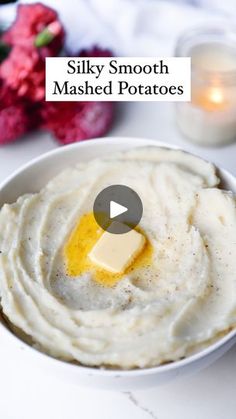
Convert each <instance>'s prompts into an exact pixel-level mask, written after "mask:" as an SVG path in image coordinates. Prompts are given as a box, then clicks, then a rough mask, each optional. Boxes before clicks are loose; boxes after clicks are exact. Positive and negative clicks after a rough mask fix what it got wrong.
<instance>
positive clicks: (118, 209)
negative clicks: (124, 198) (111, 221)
mask: <svg viewBox="0 0 236 419" xmlns="http://www.w3.org/2000/svg"><path fill="white" fill-rule="evenodd" d="M126 211H128V208H126V207H124V206H123V205H120V204H117V202H115V201H111V202H110V218H115V217H118V215H121V214H123V213H124V212H126Z"/></svg>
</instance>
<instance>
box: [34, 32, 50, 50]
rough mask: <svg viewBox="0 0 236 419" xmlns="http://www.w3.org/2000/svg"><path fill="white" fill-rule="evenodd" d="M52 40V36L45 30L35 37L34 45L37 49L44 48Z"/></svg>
mask: <svg viewBox="0 0 236 419" xmlns="http://www.w3.org/2000/svg"><path fill="white" fill-rule="evenodd" d="M53 39H54V35H53V34H52V33H51V32H50V31H49V30H48V29H47V28H46V29H44V30H43V31H42V32H40V33H39V34H38V35H37V36H36V38H35V41H34V45H35V46H36V47H37V48H41V47H45V46H46V45H49V44H50V43H51V42H52V40H53Z"/></svg>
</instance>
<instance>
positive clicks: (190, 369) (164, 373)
mask: <svg viewBox="0 0 236 419" xmlns="http://www.w3.org/2000/svg"><path fill="white" fill-rule="evenodd" d="M145 145H154V146H164V147H166V146H167V147H170V148H174V147H173V146H170V145H168V144H164V143H159V142H157V141H154V140H142V139H136V138H107V139H101V138H100V139H98V140H90V141H87V142H82V143H76V144H73V145H70V146H66V147H62V148H58V149H56V150H53V151H51V152H49V153H47V154H44V155H43V156H40V157H39V158H37V159H35V160H33V161H32V162H30V163H28V164H26V165H25V166H23V167H22V168H21V169H19V170H18V171H16V172H15V173H14V174H13V175H11V176H10V177H9V178H8V179H7V180H5V182H3V183H2V184H1V185H0V207H1V206H2V204H4V203H6V202H7V203H11V202H14V201H15V200H16V199H17V198H18V197H19V196H20V195H22V194H25V193H27V192H38V191H39V190H40V189H41V188H42V187H43V186H44V185H45V184H46V183H47V182H48V181H49V180H50V179H51V178H52V177H53V176H54V175H56V174H57V173H59V172H60V171H61V170H63V169H64V168H65V167H68V166H71V165H74V164H76V163H78V162H79V161H86V160H90V159H92V158H95V157H102V156H104V154H105V153H114V152H115V151H118V150H119V151H120V150H127V149H130V148H133V147H140V146H145ZM219 174H220V176H221V178H222V183H223V185H224V187H225V188H227V189H230V190H233V191H235V192H236V179H235V178H234V177H233V176H232V175H231V174H230V173H228V172H227V171H225V170H222V169H219ZM0 336H1V338H0V339H1V345H4V344H6V345H8V347H9V345H11V348H12V349H13V351H15V352H14V353H15V355H16V356H19V357H22V362H27V363H28V364H29V363H31V367H32V368H34V367H36V366H37V368H45V369H46V370H47V372H49V373H53V374H57V376H60V377H61V378H62V379H63V380H66V379H68V380H69V381H71V382H74V383H77V384H78V385H89V386H93V387H96V386H97V387H98V388H106V389H111V390H114V389H118V390H123V391H124V390H132V389H137V388H147V387H151V386H156V385H159V384H162V383H164V382H167V381H170V380H171V379H173V378H175V377H177V376H184V375H186V374H192V373H194V372H196V371H199V370H200V369H202V368H204V367H206V366H208V365H210V364H211V363H212V362H213V361H215V360H216V359H218V358H219V357H220V356H221V355H223V354H224V353H225V352H226V351H227V350H228V349H229V348H230V347H231V346H232V345H233V344H234V343H235V342H236V331H235V330H234V331H232V332H230V333H228V334H227V335H226V336H224V337H223V338H222V339H220V340H218V341H217V342H216V343H214V344H213V345H211V346H209V347H207V348H206V349H204V350H203V351H200V352H198V353H197V354H195V355H193V356H190V357H188V358H186V359H184V360H181V361H177V362H173V363H169V364H166V365H162V366H158V367H155V368H145V369H142V370H138V369H136V370H131V371H120V370H105V369H98V368H89V367H83V366H78V365H74V364H70V363H66V362H63V361H60V360H57V359H54V358H51V357H49V356H47V355H45V354H43V353H41V352H39V351H37V350H36V349H34V348H32V347H31V346H29V345H27V344H26V343H24V342H22V341H21V340H20V339H19V338H17V337H16V336H15V335H14V334H13V333H12V332H11V331H10V330H9V329H8V328H7V326H6V324H4V322H2V323H0ZM22 349H24V351H22Z"/></svg>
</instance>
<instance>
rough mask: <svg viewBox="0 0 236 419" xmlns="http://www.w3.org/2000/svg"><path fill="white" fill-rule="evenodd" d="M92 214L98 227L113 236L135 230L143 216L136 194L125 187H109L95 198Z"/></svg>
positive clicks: (140, 203)
mask: <svg viewBox="0 0 236 419" xmlns="http://www.w3.org/2000/svg"><path fill="white" fill-rule="evenodd" d="M93 213H94V217H95V220H96V222H97V223H98V225H99V226H100V227H101V228H102V229H103V230H105V231H108V232H109V233H113V234H123V233H127V232H128V231H130V230H132V229H133V228H135V227H136V226H137V225H138V223H139V222H140V220H141V218H142V215H143V204H142V201H141V199H140V198H139V196H138V194H137V193H136V192H135V191H134V190H133V189H131V188H129V187H128V186H126V185H111V186H108V187H107V188H105V189H103V190H102V191H101V192H100V193H99V194H98V195H97V197H96V199H95V201H94V206H93Z"/></svg>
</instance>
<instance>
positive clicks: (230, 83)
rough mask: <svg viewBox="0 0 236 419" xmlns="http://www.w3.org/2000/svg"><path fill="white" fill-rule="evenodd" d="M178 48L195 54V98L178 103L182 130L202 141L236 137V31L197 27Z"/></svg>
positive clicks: (183, 53)
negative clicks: (234, 32) (235, 32)
mask: <svg viewBox="0 0 236 419" xmlns="http://www.w3.org/2000/svg"><path fill="white" fill-rule="evenodd" d="M176 52H177V55H180V56H191V58H192V100H191V102H186V103H183V102H182V103H179V104H177V122H178V125H179V127H180V129H181V131H182V132H183V133H184V134H185V135H186V136H187V137H188V138H189V139H191V140H192V141H194V142H197V143H199V144H202V145H222V144H226V143H229V142H232V141H234V140H236V34H233V33H231V36H229V33H228V32H227V36H226V32H225V31H224V30H223V29H222V30H221V29H218V30H216V29H215V30H213V29H207V30H204V29H203V30H202V29H199V30H195V31H192V32H191V33H188V34H186V35H185V36H184V37H182V38H181V39H180V40H179V43H178V46H177V51H176Z"/></svg>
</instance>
